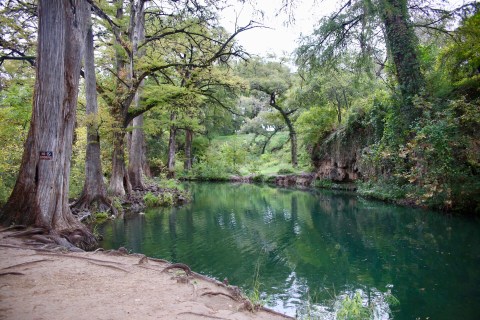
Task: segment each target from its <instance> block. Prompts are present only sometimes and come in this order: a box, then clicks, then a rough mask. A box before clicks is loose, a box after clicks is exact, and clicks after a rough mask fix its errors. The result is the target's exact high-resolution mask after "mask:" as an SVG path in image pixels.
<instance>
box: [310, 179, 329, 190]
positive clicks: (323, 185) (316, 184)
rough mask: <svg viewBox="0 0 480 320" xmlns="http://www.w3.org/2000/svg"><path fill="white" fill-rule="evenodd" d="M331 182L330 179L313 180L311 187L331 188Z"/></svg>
mask: <svg viewBox="0 0 480 320" xmlns="http://www.w3.org/2000/svg"><path fill="white" fill-rule="evenodd" d="M332 186H333V182H332V181H331V180H326V179H321V180H315V181H314V182H313V187H315V188H322V189H331V188H332Z"/></svg>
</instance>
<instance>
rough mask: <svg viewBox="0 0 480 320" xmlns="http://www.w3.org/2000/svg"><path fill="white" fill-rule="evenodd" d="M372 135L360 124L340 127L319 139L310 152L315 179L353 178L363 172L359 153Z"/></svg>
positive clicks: (363, 175)
mask: <svg viewBox="0 0 480 320" xmlns="http://www.w3.org/2000/svg"><path fill="white" fill-rule="evenodd" d="M371 136H372V135H371V134H370V133H369V132H368V131H367V130H366V129H365V128H362V127H356V128H352V127H350V128H340V129H338V130H336V131H335V132H333V133H331V134H330V135H329V136H328V137H327V138H326V139H324V140H323V141H321V142H320V143H318V144H317V145H316V146H315V148H314V150H313V153H312V160H313V164H314V166H315V173H316V176H317V178H318V179H325V180H331V181H334V182H352V181H355V180H358V179H362V178H363V177H365V176H366V174H367V172H368V168H366V167H365V166H363V165H362V159H361V158H362V154H363V153H364V152H365V150H366V147H367V146H368V145H369V144H370V143H372V142H373V141H372V140H373V138H372V137H371Z"/></svg>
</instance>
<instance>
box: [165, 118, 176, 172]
mask: <svg viewBox="0 0 480 320" xmlns="http://www.w3.org/2000/svg"><path fill="white" fill-rule="evenodd" d="M175 118H176V115H175V112H172V113H171V114H170V121H171V122H172V123H173V122H174V121H175ZM176 135H177V128H176V127H175V126H174V125H173V124H170V136H169V138H168V163H167V168H168V173H167V177H168V178H175V152H176V144H175V138H176Z"/></svg>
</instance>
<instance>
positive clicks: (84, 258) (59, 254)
mask: <svg viewBox="0 0 480 320" xmlns="http://www.w3.org/2000/svg"><path fill="white" fill-rule="evenodd" d="M39 254H40V255H44V256H57V257H66V258H72V259H81V260H88V261H93V262H98V263H108V264H116V265H123V264H122V263H119V262H115V261H108V260H100V259H94V258H89V257H84V256H79V255H69V254H61V253H39Z"/></svg>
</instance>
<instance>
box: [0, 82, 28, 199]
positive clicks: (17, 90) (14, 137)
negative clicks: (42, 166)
mask: <svg viewBox="0 0 480 320" xmlns="http://www.w3.org/2000/svg"><path fill="white" fill-rule="evenodd" d="M27 74H28V73H27ZM17 81H18V82H15V81H12V82H11V83H9V86H8V87H7V88H2V89H1V90H0V123H1V124H2V125H1V126H0V141H1V142H2V147H1V148H0V159H1V161H0V203H2V202H5V201H6V200H7V198H8V196H9V195H10V192H11V191H12V189H13V186H14V185H15V181H16V178H17V173H18V168H19V167H20V163H21V160H22V154H23V143H24V141H25V140H26V138H27V134H28V129H29V122H30V115H31V109H32V105H31V99H32V95H33V92H32V91H33V83H32V81H31V79H27V80H20V79H17Z"/></svg>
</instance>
